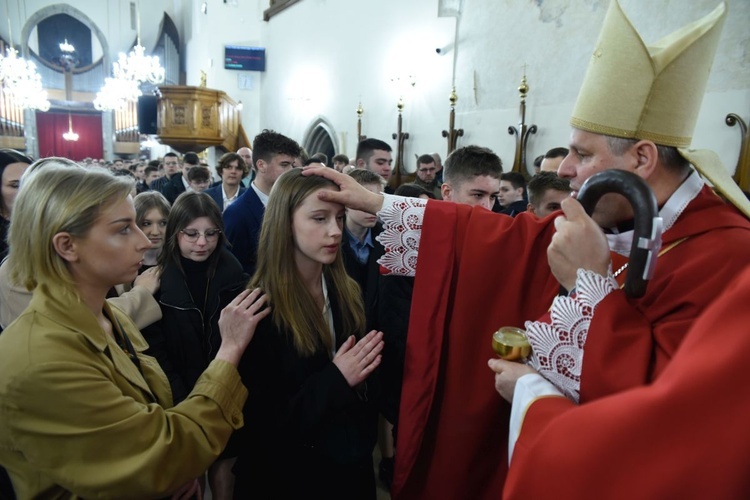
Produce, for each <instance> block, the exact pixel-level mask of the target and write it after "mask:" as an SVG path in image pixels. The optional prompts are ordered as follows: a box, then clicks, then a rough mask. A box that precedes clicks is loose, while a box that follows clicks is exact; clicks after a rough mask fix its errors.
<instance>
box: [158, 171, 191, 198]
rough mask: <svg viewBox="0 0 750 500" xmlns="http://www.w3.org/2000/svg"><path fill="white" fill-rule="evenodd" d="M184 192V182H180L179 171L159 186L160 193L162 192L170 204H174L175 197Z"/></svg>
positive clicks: (180, 175)
mask: <svg viewBox="0 0 750 500" xmlns="http://www.w3.org/2000/svg"><path fill="white" fill-rule="evenodd" d="M184 192H185V184H184V183H183V182H182V173H181V172H179V173H176V174H174V175H173V176H172V177H171V178H170V179H169V182H167V183H166V184H164V185H163V186H162V188H161V194H163V195H164V197H165V198H166V199H167V201H169V203H172V204H174V201H175V200H176V199H177V197H178V196H180V195H181V194H182V193H184Z"/></svg>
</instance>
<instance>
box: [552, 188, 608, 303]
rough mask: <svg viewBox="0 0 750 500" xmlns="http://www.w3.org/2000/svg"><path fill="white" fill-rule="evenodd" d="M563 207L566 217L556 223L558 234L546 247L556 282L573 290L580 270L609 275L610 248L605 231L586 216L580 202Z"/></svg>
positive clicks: (562, 216) (575, 201)
mask: <svg viewBox="0 0 750 500" xmlns="http://www.w3.org/2000/svg"><path fill="white" fill-rule="evenodd" d="M561 206H562V210H563V213H564V214H565V215H560V216H558V217H557V218H556V219H555V229H556V231H557V232H556V233H555V234H554V236H553V237H552V243H550V245H549V247H547V260H548V261H549V267H550V269H551V270H552V274H554V275H555V278H557V281H558V282H559V283H560V284H561V285H562V286H563V287H565V289H567V290H572V289H573V287H575V284H576V276H577V273H578V270H579V269H585V270H588V271H593V272H595V273H597V274H600V275H602V276H606V275H607V272H608V271H609V265H610V256H609V245H608V244H607V238H606V237H605V236H604V233H603V232H602V229H601V228H600V227H599V226H598V225H597V224H596V222H594V220H593V219H592V218H591V217H589V216H588V215H587V214H586V211H585V210H584V209H583V206H581V204H580V203H579V202H578V200H576V199H574V198H567V199H565V200H563V202H562V204H561Z"/></svg>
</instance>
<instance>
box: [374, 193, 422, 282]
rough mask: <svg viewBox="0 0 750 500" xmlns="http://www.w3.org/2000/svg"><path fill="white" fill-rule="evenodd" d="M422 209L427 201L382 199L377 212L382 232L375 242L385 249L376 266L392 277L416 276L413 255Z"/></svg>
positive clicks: (387, 196) (418, 199)
mask: <svg viewBox="0 0 750 500" xmlns="http://www.w3.org/2000/svg"><path fill="white" fill-rule="evenodd" d="M426 206H427V200H423V199H421V198H406V197H404V196H394V195H390V194H386V195H384V200H383V208H382V209H381V210H380V212H378V217H379V218H380V220H381V221H382V223H383V232H381V233H380V235H378V236H377V237H376V238H375V239H376V240H378V241H379V242H380V243H381V244H382V245H383V247H384V248H385V253H384V254H383V256H382V257H381V258H380V259H378V264H380V265H381V266H384V267H385V268H386V269H388V270H389V271H390V272H391V273H392V274H396V275H399V276H415V275H416V274H417V252H418V250H419V241H420V237H421V235H422V221H424V211H425V207H426Z"/></svg>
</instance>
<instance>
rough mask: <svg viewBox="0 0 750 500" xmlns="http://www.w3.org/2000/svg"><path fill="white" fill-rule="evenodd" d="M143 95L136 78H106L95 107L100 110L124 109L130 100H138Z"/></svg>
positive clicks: (98, 93)
mask: <svg viewBox="0 0 750 500" xmlns="http://www.w3.org/2000/svg"><path fill="white" fill-rule="evenodd" d="M141 95H142V92H141V89H140V85H139V83H138V82H137V81H136V80H124V79H122V78H105V79H104V87H102V90H101V91H99V92H97V94H96V99H94V107H95V108H96V109H98V110H100V111H108V110H114V109H122V108H124V107H125V106H127V104H128V102H131V101H137V100H138V97H139V96H141Z"/></svg>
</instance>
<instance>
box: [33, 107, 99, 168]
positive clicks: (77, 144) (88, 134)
mask: <svg viewBox="0 0 750 500" xmlns="http://www.w3.org/2000/svg"><path fill="white" fill-rule="evenodd" d="M71 118H72V119H73V131H74V132H75V133H77V134H78V136H79V137H78V140H77V141H66V140H65V139H63V134H64V133H65V132H67V131H68V114H67V113H50V112H47V113H42V112H37V114H36V128H37V138H38V140H39V157H40V158H46V157H48V156H62V157H65V158H68V159H70V160H74V161H80V160H83V159H84V158H86V157H91V158H102V156H103V150H104V149H103V139H102V116H101V115H100V114H96V115H88V114H86V115H84V114H71Z"/></svg>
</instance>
